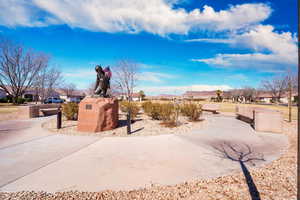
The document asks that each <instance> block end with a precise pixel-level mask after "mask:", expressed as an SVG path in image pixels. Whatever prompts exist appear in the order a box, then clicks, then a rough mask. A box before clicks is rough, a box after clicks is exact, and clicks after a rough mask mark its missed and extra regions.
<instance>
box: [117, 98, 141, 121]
mask: <svg viewBox="0 0 300 200" xmlns="http://www.w3.org/2000/svg"><path fill="white" fill-rule="evenodd" d="M120 109H121V111H122V112H125V113H128V112H129V111H130V114H131V115H130V116H131V119H133V120H134V119H136V117H137V115H138V113H139V111H140V107H139V105H138V104H137V103H134V102H129V101H121V102H120Z"/></svg>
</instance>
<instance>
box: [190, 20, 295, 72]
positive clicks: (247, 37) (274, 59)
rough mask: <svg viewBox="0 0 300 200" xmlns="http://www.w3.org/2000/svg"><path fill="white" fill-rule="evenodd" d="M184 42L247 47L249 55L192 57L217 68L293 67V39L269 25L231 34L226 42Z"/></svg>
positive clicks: (288, 33) (218, 40)
mask: <svg viewBox="0 0 300 200" xmlns="http://www.w3.org/2000/svg"><path fill="white" fill-rule="evenodd" d="M187 42H209V43H225V44H228V45H230V46H231V47H238V48H247V49H250V50H251V51H253V53H245V54H239V53H237V54H222V53H220V54H217V55H215V57H212V58H199V59H197V58H194V59H191V60H192V61H195V62H204V63H207V64H210V65H214V66H221V67H251V68H258V69H260V70H268V69H272V68H278V66H279V65H284V66H294V67H296V66H297V61H298V47H297V37H296V35H292V33H290V32H281V33H278V32H276V31H275V30H274V27H273V26H271V25H257V26H254V27H252V28H251V29H250V30H248V31H245V32H244V33H241V34H232V35H230V36H229V37H228V39H226V38H223V39H215V38H212V39H209V38H201V39H193V40H187Z"/></svg>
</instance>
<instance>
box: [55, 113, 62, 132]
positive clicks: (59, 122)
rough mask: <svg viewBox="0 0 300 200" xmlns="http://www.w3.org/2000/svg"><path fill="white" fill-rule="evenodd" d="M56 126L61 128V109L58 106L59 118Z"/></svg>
mask: <svg viewBox="0 0 300 200" xmlns="http://www.w3.org/2000/svg"><path fill="white" fill-rule="evenodd" d="M56 122H57V123H56V128H57V129H60V128H61V109H60V108H58V112H57V120H56Z"/></svg>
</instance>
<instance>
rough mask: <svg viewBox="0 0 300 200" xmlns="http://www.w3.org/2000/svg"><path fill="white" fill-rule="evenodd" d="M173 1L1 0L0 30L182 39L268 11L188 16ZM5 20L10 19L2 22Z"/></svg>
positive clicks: (247, 7)
mask: <svg viewBox="0 0 300 200" xmlns="http://www.w3.org/2000/svg"><path fill="white" fill-rule="evenodd" d="M177 2H178V1H173V0H126V1H124V0H101V1H99V0H85V1H82V0H51V1H46V0H27V1H26V0H10V1H4V0H2V1H1V3H0V8H1V13H2V14H0V24H2V25H5V26H43V25H51V24H67V25H69V26H71V27H78V28H83V29H87V30H92V31H104V32H128V33H137V32H141V31H146V32H149V33H153V34H159V35H166V34H171V33H175V34H187V33H188V32H190V31H193V30H198V29H203V30H212V31H224V30H236V29H240V28H244V27H248V26H249V25H253V24H258V23H260V22H261V21H263V20H265V19H266V18H268V17H269V15H270V14H271V12H272V10H271V8H270V7H269V6H268V5H266V4H262V3H257V4H242V5H237V6H231V7H230V8H228V9H227V10H221V11H215V10H214V9H213V8H212V7H210V6H204V7H203V9H202V10H200V9H194V10H192V11H190V12H188V11H186V10H185V9H183V8H176V9H175V8H174V4H175V3H177ZM7 16H10V17H7Z"/></svg>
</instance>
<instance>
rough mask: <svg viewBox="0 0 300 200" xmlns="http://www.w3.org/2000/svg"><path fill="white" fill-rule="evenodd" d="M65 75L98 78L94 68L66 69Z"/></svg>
mask: <svg viewBox="0 0 300 200" xmlns="http://www.w3.org/2000/svg"><path fill="white" fill-rule="evenodd" d="M63 76H64V77H67V78H85V79H91V78H93V79H96V72H95V71H94V69H93V68H90V69H80V70H73V71H64V72H63Z"/></svg>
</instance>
